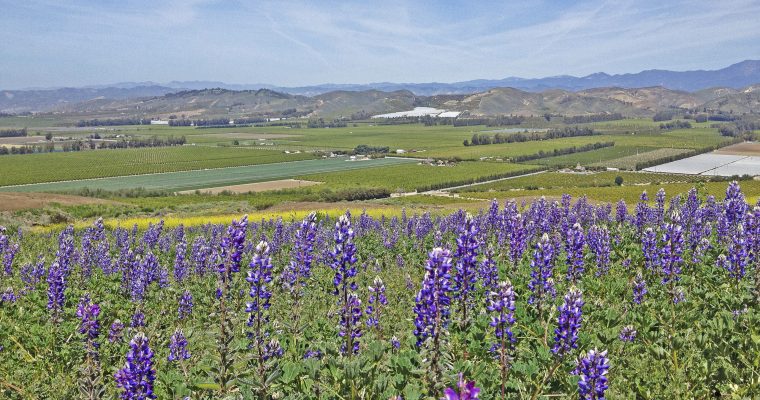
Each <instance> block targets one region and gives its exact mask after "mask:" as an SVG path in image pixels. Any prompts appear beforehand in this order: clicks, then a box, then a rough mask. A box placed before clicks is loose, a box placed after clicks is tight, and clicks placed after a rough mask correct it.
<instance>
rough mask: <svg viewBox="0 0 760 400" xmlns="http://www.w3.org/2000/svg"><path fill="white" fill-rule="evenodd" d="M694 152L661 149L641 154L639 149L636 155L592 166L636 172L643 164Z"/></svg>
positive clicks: (632, 154)
mask: <svg viewBox="0 0 760 400" xmlns="http://www.w3.org/2000/svg"><path fill="white" fill-rule="evenodd" d="M630 149H632V148H630ZM692 151H693V150H690V149H669V148H659V149H648V150H646V151H641V152H639V149H638V148H637V149H636V153H635V154H634V153H633V152H631V154H630V155H626V156H623V157H620V158H613V159H610V160H608V161H600V162H597V163H592V164H591V166H592V167H606V168H618V169H626V170H635V169H636V167H637V166H638V165H640V164H641V163H650V162H653V161H657V160H663V159H668V158H670V157H677V156H681V155H684V154H688V153H690V152H692Z"/></svg>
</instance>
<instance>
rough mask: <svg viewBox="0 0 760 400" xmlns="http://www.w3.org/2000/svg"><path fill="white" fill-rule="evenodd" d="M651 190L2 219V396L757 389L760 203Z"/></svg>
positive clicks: (514, 394)
mask: <svg viewBox="0 0 760 400" xmlns="http://www.w3.org/2000/svg"><path fill="white" fill-rule="evenodd" d="M616 189H617V188H616ZM650 196H651V202H650V201H648V200H650V197H649V196H642V198H643V199H645V200H647V201H642V202H640V203H638V204H635V205H633V204H632V205H631V207H626V205H625V204H618V205H616V206H613V205H606V204H600V205H592V204H590V203H588V202H587V201H586V200H585V199H579V200H577V201H575V202H573V201H572V199H571V198H570V197H569V196H563V197H562V199H561V200H559V201H557V202H550V201H547V200H544V199H538V200H536V201H534V202H532V203H530V204H526V205H524V206H521V205H519V204H517V203H511V202H510V203H507V204H505V205H504V206H502V205H500V204H498V203H494V204H493V205H492V206H491V208H489V209H488V210H484V211H483V212H481V213H479V214H477V215H474V216H471V215H466V214H465V213H464V212H456V213H453V214H450V215H444V216H440V217H433V216H430V215H427V214H425V215H415V216H406V215H403V216H402V217H400V218H395V217H394V218H373V217H371V216H369V215H367V214H362V215H354V216H351V215H350V214H346V215H345V216H343V217H341V218H339V219H337V220H335V219H332V218H327V217H326V216H323V215H317V214H312V215H309V216H307V217H306V218H305V219H304V220H303V221H295V222H292V223H288V222H283V221H281V220H268V221H247V219H245V218H244V219H242V220H239V221H233V223H232V224H230V225H229V226H224V225H212V224H206V225H196V226H182V225H177V226H175V225H172V226H169V225H165V224H164V223H163V222H160V223H158V224H152V225H150V226H149V227H148V228H147V229H144V228H143V229H138V228H137V227H135V228H134V229H132V228H130V227H115V228H114V227H113V225H112V224H111V223H105V221H96V222H95V223H94V224H92V225H91V226H89V227H87V228H85V229H76V230H75V229H73V228H71V227H69V228H61V229H60V230H56V231H53V232H50V233H45V232H29V231H18V232H17V231H15V230H13V231H11V230H5V229H2V230H0V253H2V254H3V257H2V260H3V263H2V278H0V279H2V286H3V287H4V288H6V289H4V290H3V292H2V300H1V301H0V321H2V326H4V327H5V328H6V329H3V330H1V331H0V345H2V346H3V347H2V349H3V350H2V352H3V357H1V358H0V372H2V382H3V385H2V387H0V393H1V394H2V396H3V397H4V398H9V399H20V398H30V397H31V398H49V399H68V398H75V397H82V396H84V395H87V394H88V393H89V394H91V395H93V396H95V397H104V398H114V397H117V396H123V397H127V398H128V397H130V396H135V395H138V394H139V393H143V394H146V393H148V394H154V395H155V396H156V397H157V398H182V397H185V396H189V397H191V398H224V397H231V398H319V399H328V398H355V399H386V398H391V397H393V396H403V398H404V399H422V398H426V399H427V398H431V399H437V398H441V396H442V393H443V392H444V389H445V388H446V387H456V385H457V381H459V380H460V379H462V380H463V383H462V387H463V388H465V387H466V386H465V382H471V384H470V388H471V389H473V390H474V389H475V388H476V387H477V388H479V389H480V396H481V397H482V398H504V397H511V398H540V397H547V396H549V397H571V398H573V397H575V398H577V397H580V398H584V396H585V395H586V393H588V390H590V388H591V389H594V390H596V393H597V395H599V396H601V395H604V396H606V397H607V398H707V397H714V396H718V397H732V398H745V397H752V396H753V395H754V394H755V393H757V392H758V390H760V387H759V386H758V385H759V384H758V382H757V380H756V379H755V374H756V372H757V365H758V363H760V340H758V337H760V332H758V326H760V325H759V324H760V314H758V311H759V310H760V308H759V307H760V266H758V263H757V260H758V257H757V255H756V253H757V251H758V250H757V249H758V248H760V245H758V242H760V234H758V232H757V226H758V220H759V219H760V215H759V214H758V212H756V211H751V210H750V206H749V205H748V204H747V203H746V201H745V198H744V197H743V195H742V192H741V191H740V190H739V187H738V185H736V184H732V185H730V186H729V188H728V190H727V192H726V194H725V195H723V196H721V198H720V199H719V200H716V199H715V198H713V197H704V196H703V195H701V194H700V193H699V192H698V191H697V190H692V191H690V192H689V193H688V194H686V195H685V196H682V197H678V198H672V199H668V198H667V197H666V196H665V193H664V192H663V193H658V194H656V195H655V194H650ZM201 221H202V220H201ZM188 222H189V221H188ZM460 374H461V376H462V378H460Z"/></svg>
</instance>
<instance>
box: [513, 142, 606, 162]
mask: <svg viewBox="0 0 760 400" xmlns="http://www.w3.org/2000/svg"><path fill="white" fill-rule="evenodd" d="M614 145H615V142H596V143H589V144H584V145H583V146H573V147H565V148H561V149H554V150H553V151H551V152H544V151H543V150H541V151H539V152H538V153H535V154H526V155H522V156H516V157H512V161H514V162H525V161H532V160H538V159H541V158H548V157H557V156H561V155H565V154H574V153H582V152H585V151H592V150H598V149H603V148H605V147H612V146H614Z"/></svg>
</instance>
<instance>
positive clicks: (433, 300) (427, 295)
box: [414, 247, 451, 346]
mask: <svg viewBox="0 0 760 400" xmlns="http://www.w3.org/2000/svg"><path fill="white" fill-rule="evenodd" d="M450 271H451V253H450V252H449V251H448V250H446V249H442V248H440V247H436V248H435V249H433V251H431V252H430V254H429V257H428V261H427V264H426V265H425V277H424V278H423V280H422V288H420V291H419V293H417V296H416V298H415V305H414V312H415V314H416V317H415V319H414V326H415V329H414V335H415V336H417V346H421V345H422V344H423V343H424V342H425V340H427V339H428V338H430V339H433V340H434V341H436V340H437V338H438V336H439V335H440V333H441V330H442V329H445V328H446V327H447V325H448V320H449V307H450V305H451V297H450V296H451V273H450Z"/></svg>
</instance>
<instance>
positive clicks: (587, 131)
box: [462, 126, 599, 146]
mask: <svg viewBox="0 0 760 400" xmlns="http://www.w3.org/2000/svg"><path fill="white" fill-rule="evenodd" d="M598 134H599V133H598V132H596V131H595V130H594V129H592V128H589V127H578V126H567V127H565V128H563V129H549V130H548V131H546V132H527V131H526V132H517V133H511V134H503V133H500V132H499V133H496V134H495V135H493V136H491V135H488V134H485V133H474V134H473V135H472V138H471V139H470V140H467V139H465V140H464V142H462V144H464V145H465V146H480V145H487V144H502V143H520V142H530V141H536V140H547V139H559V138H566V137H576V136H593V135H598Z"/></svg>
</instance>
